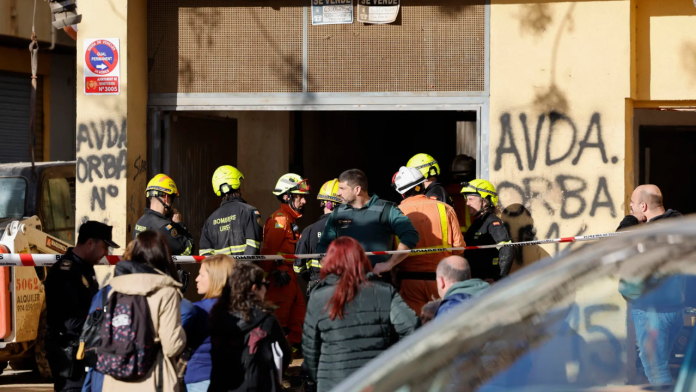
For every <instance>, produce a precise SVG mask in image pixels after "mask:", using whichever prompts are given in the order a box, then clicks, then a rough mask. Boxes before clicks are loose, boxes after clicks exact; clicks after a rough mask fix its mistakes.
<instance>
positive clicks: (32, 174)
mask: <svg viewBox="0 0 696 392" xmlns="http://www.w3.org/2000/svg"><path fill="white" fill-rule="evenodd" d="M75 167H76V166H75V162H74V161H73V162H46V163H36V164H35V165H34V166H33V167H32V164H31V163H12V164H0V258H1V257H2V253H49V254H64V253H65V252H67V250H68V247H70V246H72V244H74V242H75ZM0 265H2V260H0ZM48 268H49V267H8V266H2V267H0V373H1V372H2V369H4V368H5V367H6V366H5V365H6V364H7V362H10V365H11V367H12V369H13V370H29V369H31V370H37V371H38V372H39V373H40V374H41V375H42V376H44V377H47V378H48V377H50V376H51V372H50V368H49V367H48V362H47V361H46V355H45V351H44V350H43V338H44V334H45V332H46V327H45V325H46V310H45V308H46V305H45V297H44V287H43V282H44V280H45V278H46V274H47V272H48Z"/></svg>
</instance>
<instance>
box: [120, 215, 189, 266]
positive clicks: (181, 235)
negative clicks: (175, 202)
mask: <svg viewBox="0 0 696 392" xmlns="http://www.w3.org/2000/svg"><path fill="white" fill-rule="evenodd" d="M145 230H153V231H159V232H160V233H162V234H163V235H164V237H165V238H166V239H167V242H168V243H169V247H170V248H171V249H172V255H174V256H189V255H190V254H191V252H192V251H193V236H192V235H191V233H189V231H188V229H187V228H186V226H184V225H183V224H182V223H176V222H172V221H171V219H167V218H166V217H165V216H164V215H162V214H160V213H159V212H157V211H155V210H151V209H149V208H146V209H145V215H143V216H142V217H141V218H140V219H138V223H136V224H135V230H133V239H135V237H137V236H138V234H140V233H142V232H143V231H145Z"/></svg>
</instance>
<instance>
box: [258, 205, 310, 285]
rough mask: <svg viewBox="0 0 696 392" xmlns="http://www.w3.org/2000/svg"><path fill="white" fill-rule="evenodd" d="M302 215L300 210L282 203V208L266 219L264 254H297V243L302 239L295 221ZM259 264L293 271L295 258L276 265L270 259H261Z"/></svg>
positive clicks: (270, 268) (263, 266)
mask: <svg viewBox="0 0 696 392" xmlns="http://www.w3.org/2000/svg"><path fill="white" fill-rule="evenodd" d="M300 217H302V215H300V213H299V212H297V211H295V210H293V209H292V207H290V206H289V205H287V204H282V205H281V206H280V209H279V210H277V211H276V212H274V213H273V215H271V217H270V218H268V219H267V220H266V224H265V225H264V226H263V246H262V247H261V254H262V255H292V254H295V245H297V241H298V240H299V239H300V233H298V232H299V227H297V224H295V221H296V220H297V219H298V218H300ZM259 265H260V266H261V267H262V268H263V269H264V270H265V271H266V272H268V271H270V270H272V269H276V267H277V269H279V270H282V271H292V265H293V259H287V260H285V263H284V265H281V266H276V263H275V262H273V261H270V260H265V261H261V262H260V263H259Z"/></svg>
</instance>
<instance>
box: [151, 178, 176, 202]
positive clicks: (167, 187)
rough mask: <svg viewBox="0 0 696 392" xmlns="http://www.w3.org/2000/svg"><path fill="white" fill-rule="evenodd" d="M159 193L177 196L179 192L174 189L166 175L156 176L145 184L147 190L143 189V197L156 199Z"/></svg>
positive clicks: (174, 185)
mask: <svg viewBox="0 0 696 392" xmlns="http://www.w3.org/2000/svg"><path fill="white" fill-rule="evenodd" d="M161 193H165V194H167V195H174V196H179V191H178V190H177V189H176V184H175V183H174V180H172V179H171V178H169V176H168V175H166V174H158V175H156V176H155V177H153V178H152V180H150V182H148V183H147V188H145V196H147V197H157V196H160V194H161Z"/></svg>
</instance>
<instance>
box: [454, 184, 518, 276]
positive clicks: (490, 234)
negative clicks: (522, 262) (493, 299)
mask: <svg viewBox="0 0 696 392" xmlns="http://www.w3.org/2000/svg"><path fill="white" fill-rule="evenodd" d="M462 185H464V187H463V188H462V191H461V193H463V194H464V196H466V200H467V205H468V206H469V212H470V213H471V216H472V218H473V219H474V220H473V222H471V226H470V227H469V229H468V230H467V232H466V234H465V235H464V241H465V242H466V245H467V246H481V245H504V244H509V243H510V242H511V240H510V233H508V231H507V229H506V228H505V225H504V224H503V221H501V220H500V218H498V217H497V216H496V214H495V212H496V206H497V204H498V193H497V192H496V191H495V187H494V186H493V184H491V183H490V182H488V181H486V180H481V179H475V180H473V181H470V182H468V183H464V184H462ZM464 257H465V258H466V259H467V260H468V261H469V265H470V266H471V277H472V278H478V279H481V280H485V281H487V282H489V283H492V282H495V281H497V280H499V279H502V278H504V277H506V276H507V275H508V274H509V273H510V268H511V267H512V260H513V257H514V253H513V251H512V248H511V247H509V246H506V247H500V248H498V249H496V248H491V249H473V250H467V251H465V252H464Z"/></svg>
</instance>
